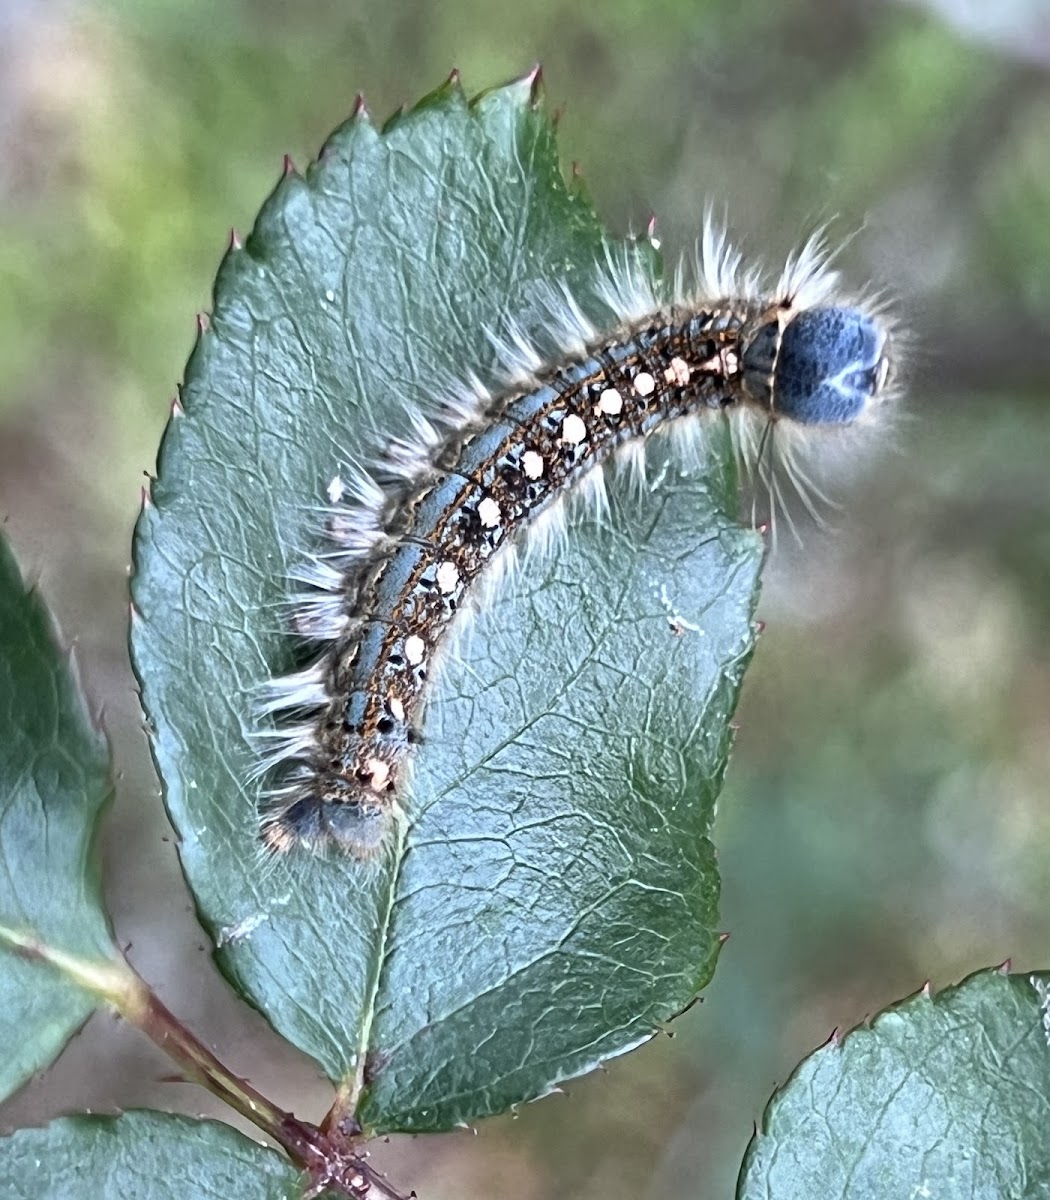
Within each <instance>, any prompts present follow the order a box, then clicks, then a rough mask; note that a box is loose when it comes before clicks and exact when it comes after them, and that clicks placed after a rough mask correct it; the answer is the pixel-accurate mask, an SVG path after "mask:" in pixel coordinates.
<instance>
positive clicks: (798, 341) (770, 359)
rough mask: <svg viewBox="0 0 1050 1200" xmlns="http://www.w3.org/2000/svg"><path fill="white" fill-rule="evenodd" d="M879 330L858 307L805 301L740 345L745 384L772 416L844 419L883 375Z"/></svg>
mask: <svg viewBox="0 0 1050 1200" xmlns="http://www.w3.org/2000/svg"><path fill="white" fill-rule="evenodd" d="M885 342H886V337H885V334H884V332H883V331H882V330H881V329H880V328H879V326H878V325H877V324H876V323H875V322H874V321H873V320H872V319H871V317H869V316H868V315H867V314H866V313H863V312H861V311H860V309H857V308H846V307H833V308H812V309H806V310H804V311H803V312H800V313H797V314H796V315H794V316H792V317H791V318H790V319H789V320H788V321H787V323H786V325H781V322H780V321H779V320H776V321H772V322H769V323H767V324H765V325H763V326H762V327H761V328H760V329H759V330H758V331H757V332H756V333H755V335H754V337H753V338H752V339H751V340H750V342H749V343H748V345H747V347H746V348H745V350H744V353H743V357H742V366H743V370H744V377H745V380H746V381H747V383H748V387H749V390H750V391H752V393H754V394H756V395H757V396H759V397H760V398H761V400H762V402H763V405H764V406H768V408H769V410H770V412H771V413H772V414H773V415H774V416H776V417H784V418H787V419H788V420H790V421H797V422H798V423H799V424H801V425H850V424H852V423H853V422H854V421H856V420H858V418H860V417H861V416H862V415H863V414H864V412H865V410H866V409H867V408H868V407H869V405H870V404H871V403H872V401H873V400H875V399H876V398H877V397H878V395H879V393H880V392H881V391H882V388H883V386H884V384H885V382H886V376H887V374H888V370H889V364H888V360H887V358H886V355H885V348H886V347H885Z"/></svg>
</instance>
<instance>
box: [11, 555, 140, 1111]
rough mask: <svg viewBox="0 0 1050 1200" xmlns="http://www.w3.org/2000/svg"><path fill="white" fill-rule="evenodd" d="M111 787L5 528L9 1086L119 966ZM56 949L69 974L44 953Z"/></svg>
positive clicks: (56, 1040)
mask: <svg viewBox="0 0 1050 1200" xmlns="http://www.w3.org/2000/svg"><path fill="white" fill-rule="evenodd" d="M109 793H110V783H109V754H108V749H107V746H106V742H105V739H104V738H103V737H102V735H101V734H100V733H99V731H98V730H97V729H96V728H95V727H94V725H93V724H92V721H91V718H90V716H89V715H88V712H87V708H86V707H85V704H84V699H83V696H82V695H81V692H80V688H79V685H78V683H77V678H76V672H75V670H74V669H73V664H72V663H71V661H70V660H69V657H68V655H66V654H64V653H62V652H61V651H60V650H59V648H58V647H57V645H56V635H55V630H54V627H53V625H52V623H51V619H50V617H49V615H48V612H47V609H46V608H45V606H44V603H43V601H42V600H41V599H40V597H39V596H38V595H37V594H36V593H35V592H33V591H27V590H26V588H25V585H24V584H23V582H22V578H21V575H20V574H19V571H18V566H17V564H16V563H15V561H14V559H13V557H12V556H11V552H10V550H9V549H8V547H7V545H6V543H5V542H3V540H2V539H0V951H2V950H3V949H4V948H6V950H7V951H14V952H15V953H2V952H0V1046H3V1048H4V1050H3V1053H2V1054H0V1098H3V1097H4V1096H7V1095H10V1093H11V1092H12V1091H14V1089H15V1088H17V1087H19V1086H20V1085H21V1084H22V1083H24V1082H25V1080H26V1079H27V1078H28V1077H29V1076H30V1075H32V1074H33V1073H34V1072H36V1071H39V1070H41V1069H42V1068H43V1067H46V1066H47V1065H48V1064H49V1063H51V1062H52V1061H53V1060H54V1058H55V1056H56V1055H57V1054H58V1053H59V1051H60V1050H61V1049H62V1047H63V1046H64V1045H65V1044H66V1042H67V1041H68V1040H69V1038H70V1037H71V1036H72V1034H73V1033H75V1032H76V1030H77V1029H78V1028H79V1027H80V1026H81V1025H82V1024H83V1022H84V1021H85V1020H86V1019H87V1017H88V1016H89V1015H90V1014H91V1012H92V1010H93V1009H94V1007H95V1005H96V1003H97V996H96V997H93V996H92V995H91V994H90V991H87V990H84V988H85V987H89V988H90V987H94V989H95V990H96V991H105V989H106V987H107V985H108V984H109V982H110V981H111V979H112V977H113V975H114V970H115V967H116V964H117V962H118V960H117V955H116V951H115V950H114V947H113V943H112V939H111V937H110V932H109V925H108V922H107V919H106V915H105V912H104V909H103V904H102V893H101V888H100V885H99V877H98V871H97V869H96V863H95V858H94V855H93V853H92V849H93V847H92V841H93V837H94V831H95V827H96V824H97V822H98V818H99V814H100V812H101V810H102V807H103V805H104V804H105V803H106V801H107V799H108V797H109ZM16 955H17V956H16ZM56 956H57V957H59V958H62V959H63V960H65V962H66V966H67V974H66V975H62V974H60V973H58V972H56V971H55V970H54V968H53V966H51V965H45V964H44V963H42V962H41V961H39V960H40V959H43V958H51V959H54V958H55V957H56ZM117 969H119V968H117ZM68 971H72V972H73V974H75V975H79V976H80V977H81V984H80V985H78V984H77V983H75V982H74V980H73V979H72V978H70V977H69V974H68Z"/></svg>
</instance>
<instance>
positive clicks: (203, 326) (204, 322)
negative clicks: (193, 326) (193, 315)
mask: <svg viewBox="0 0 1050 1200" xmlns="http://www.w3.org/2000/svg"><path fill="white" fill-rule="evenodd" d="M209 329H211V317H210V316H209V315H208V313H206V312H199V313H198V314H197V336H198V337H203V336H204V334H206V333H207V332H208V330H209Z"/></svg>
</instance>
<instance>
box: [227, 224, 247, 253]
mask: <svg viewBox="0 0 1050 1200" xmlns="http://www.w3.org/2000/svg"><path fill="white" fill-rule="evenodd" d="M243 248H244V242H243V241H242V240H241V235H240V234H239V233H238V232H237V230H236V229H234V228H233V227H232V226H231V227H230V239H229V243H228V246H227V249H228V250H242V249H243Z"/></svg>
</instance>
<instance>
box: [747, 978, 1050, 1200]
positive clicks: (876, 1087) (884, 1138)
mask: <svg viewBox="0 0 1050 1200" xmlns="http://www.w3.org/2000/svg"><path fill="white" fill-rule="evenodd" d="M1047 1194H1050V973H1039V974H1036V975H1007V974H1005V973H1004V972H1002V971H995V970H993V971H982V972H979V973H977V974H975V975H971V976H970V977H969V978H968V979H966V980H964V981H963V982H962V983H960V984H958V985H957V986H956V987H950V988H946V989H945V990H944V991H943V992H940V993H939V994H938V995H936V996H934V995H931V994H930V993H929V991H928V990H927V991H923V992H920V993H919V994H918V995H916V996H912V997H910V998H909V999H907V1000H903V1001H901V1003H899V1004H896V1005H894V1006H893V1007H891V1008H888V1009H886V1011H885V1012H882V1013H880V1014H879V1015H878V1016H877V1017H876V1018H875V1019H874V1020H873V1021H872V1023H871V1026H870V1028H860V1029H855V1030H853V1031H852V1032H851V1033H848V1034H847V1035H846V1036H845V1038H843V1039H842V1041H841V1042H832V1043H830V1044H828V1045H826V1046H824V1047H822V1048H821V1049H820V1050H818V1051H816V1053H815V1054H812V1055H811V1056H810V1057H809V1058H807V1059H806V1060H805V1061H804V1062H803V1063H802V1064H801V1065H800V1066H799V1067H798V1069H797V1070H796V1072H795V1074H794V1075H793V1076H792V1077H791V1079H790V1080H789V1081H788V1083H787V1084H786V1085H785V1087H784V1088H783V1090H782V1091H780V1092H778V1093H777V1094H776V1095H775V1096H774V1097H773V1099H772V1100H771V1101H770V1104H769V1107H768V1109H767V1110H766V1115H765V1119H764V1121H763V1126H762V1130H761V1132H759V1133H757V1134H756V1135H755V1138H754V1140H753V1141H752V1143H751V1145H750V1147H749V1149H748V1152H747V1156H746V1158H745V1159H744V1166H743V1171H742V1174H741V1179H740V1185H739V1188H738V1192H737V1195H738V1200H760V1198H761V1200H812V1197H814V1196H820V1197H821V1198H822V1200H847V1198H848V1200H865V1198H866V1197H870V1200H887V1198H888V1197H894V1198H897V1197H900V1198H902V1200H904V1198H908V1200H911V1198H914V1200H919V1198H921V1197H936V1198H937V1200H1004V1197H1009V1198H1010V1200H1028V1198H1031V1200H1035V1198H1036V1197H1044V1196H1046V1195H1047Z"/></svg>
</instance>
